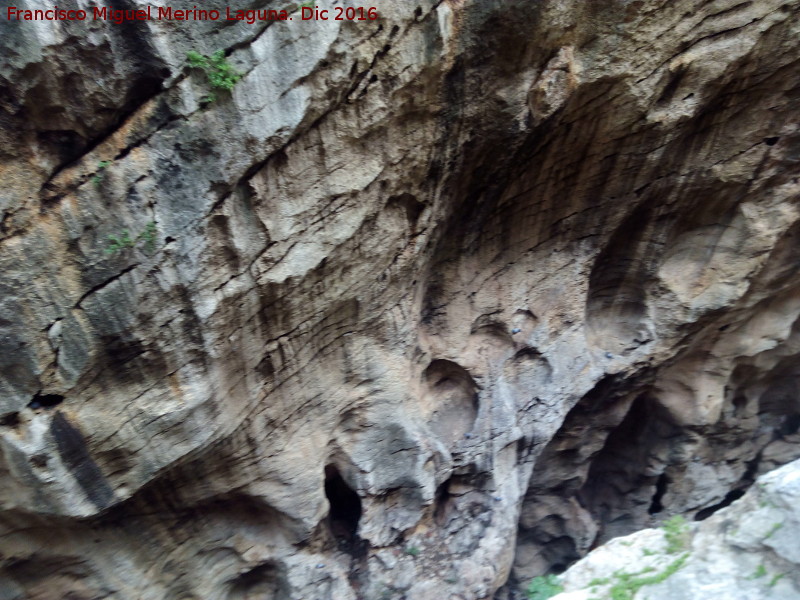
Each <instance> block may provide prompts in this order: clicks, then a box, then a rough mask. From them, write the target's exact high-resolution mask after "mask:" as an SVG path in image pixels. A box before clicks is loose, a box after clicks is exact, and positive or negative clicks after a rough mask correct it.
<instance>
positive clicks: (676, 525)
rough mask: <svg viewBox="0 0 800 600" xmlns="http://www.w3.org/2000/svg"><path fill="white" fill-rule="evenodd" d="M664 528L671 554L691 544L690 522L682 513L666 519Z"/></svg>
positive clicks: (668, 550) (668, 549)
mask: <svg viewBox="0 0 800 600" xmlns="http://www.w3.org/2000/svg"><path fill="white" fill-rule="evenodd" d="M662 529H663V530H664V538H665V539H666V540H667V552H668V553H669V554H677V553H678V552H681V551H682V550H686V548H687V547H688V546H689V524H688V523H687V522H686V519H684V518H683V517H682V516H681V515H675V516H674V517H671V518H669V519H667V520H666V521H664V525H662Z"/></svg>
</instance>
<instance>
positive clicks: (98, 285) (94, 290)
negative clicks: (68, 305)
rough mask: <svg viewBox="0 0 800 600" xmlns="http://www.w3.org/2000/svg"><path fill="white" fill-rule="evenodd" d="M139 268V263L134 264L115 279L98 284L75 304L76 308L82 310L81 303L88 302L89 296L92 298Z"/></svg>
mask: <svg viewBox="0 0 800 600" xmlns="http://www.w3.org/2000/svg"><path fill="white" fill-rule="evenodd" d="M138 266H139V263H134V264H132V265H131V266H129V267H125V268H124V269H122V271H120V272H119V273H117V274H116V275H114V276H113V277H109V278H108V279H106V280H105V281H103V282H102V283H98V284H97V285H96V286H94V287H92V288H91V289H90V290H89V291H88V292H86V293H85V294H84V295H83V296H81V297H80V298H79V299H78V301H77V302H76V303H75V307H74V308H81V302H83V301H84V300H86V298H88V297H89V296H91V295H92V294H94V293H95V292H98V291H100V290H101V289H103V288H104V287H106V286H107V285H109V284H111V283H113V282H114V281H116V280H117V279H119V278H120V277H122V276H123V275H125V274H126V273H130V272H131V271H133V270H134V269H135V268H136V267H138Z"/></svg>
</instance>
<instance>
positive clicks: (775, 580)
mask: <svg viewBox="0 0 800 600" xmlns="http://www.w3.org/2000/svg"><path fill="white" fill-rule="evenodd" d="M784 577H786V573H778V574H777V575H775V576H774V577H773V578H772V579H770V580H769V584H767V585H769V587H775V584H776V583H778V582H779V581H780V580H781V579H783V578H784Z"/></svg>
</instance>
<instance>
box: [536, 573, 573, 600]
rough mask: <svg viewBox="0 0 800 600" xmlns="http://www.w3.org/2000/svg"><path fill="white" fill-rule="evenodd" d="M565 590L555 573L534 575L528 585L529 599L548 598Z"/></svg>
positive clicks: (542, 599)
mask: <svg viewBox="0 0 800 600" xmlns="http://www.w3.org/2000/svg"><path fill="white" fill-rule="evenodd" d="M563 591H564V587H563V586H562V585H561V584H560V583H559V582H558V579H557V578H556V576H555V575H541V576H539V577H534V578H533V579H532V580H531V582H530V584H529V585H528V590H527V592H528V600H547V598H552V597H553V596H555V595H556V594H560V593H561V592H563Z"/></svg>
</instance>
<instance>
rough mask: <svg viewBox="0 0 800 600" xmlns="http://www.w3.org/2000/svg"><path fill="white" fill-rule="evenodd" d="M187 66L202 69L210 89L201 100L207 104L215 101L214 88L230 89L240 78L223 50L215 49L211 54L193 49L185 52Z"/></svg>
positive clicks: (239, 74) (240, 75)
mask: <svg viewBox="0 0 800 600" xmlns="http://www.w3.org/2000/svg"><path fill="white" fill-rule="evenodd" d="M186 58H187V60H188V61H189V66H190V67H192V68H193V69H202V70H203V71H204V72H205V74H206V78H207V79H208V83H209V85H210V86H211V89H212V91H210V92H209V93H208V94H206V95H205V96H203V98H202V102H203V103H206V104H209V103H211V102H214V101H216V99H217V95H216V93H215V92H214V90H224V91H228V92H229V91H231V90H232V89H233V86H235V85H236V83H237V82H238V81H239V80H240V79H241V78H242V74H241V73H239V72H238V71H237V70H236V69H234V68H233V66H232V65H231V64H230V63H228V59H227V58H225V51H224V50H217V51H216V52H214V53H213V54H212V55H211V56H207V55H205V54H200V53H199V52H196V51H194V50H191V51H189V52H187V53H186Z"/></svg>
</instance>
